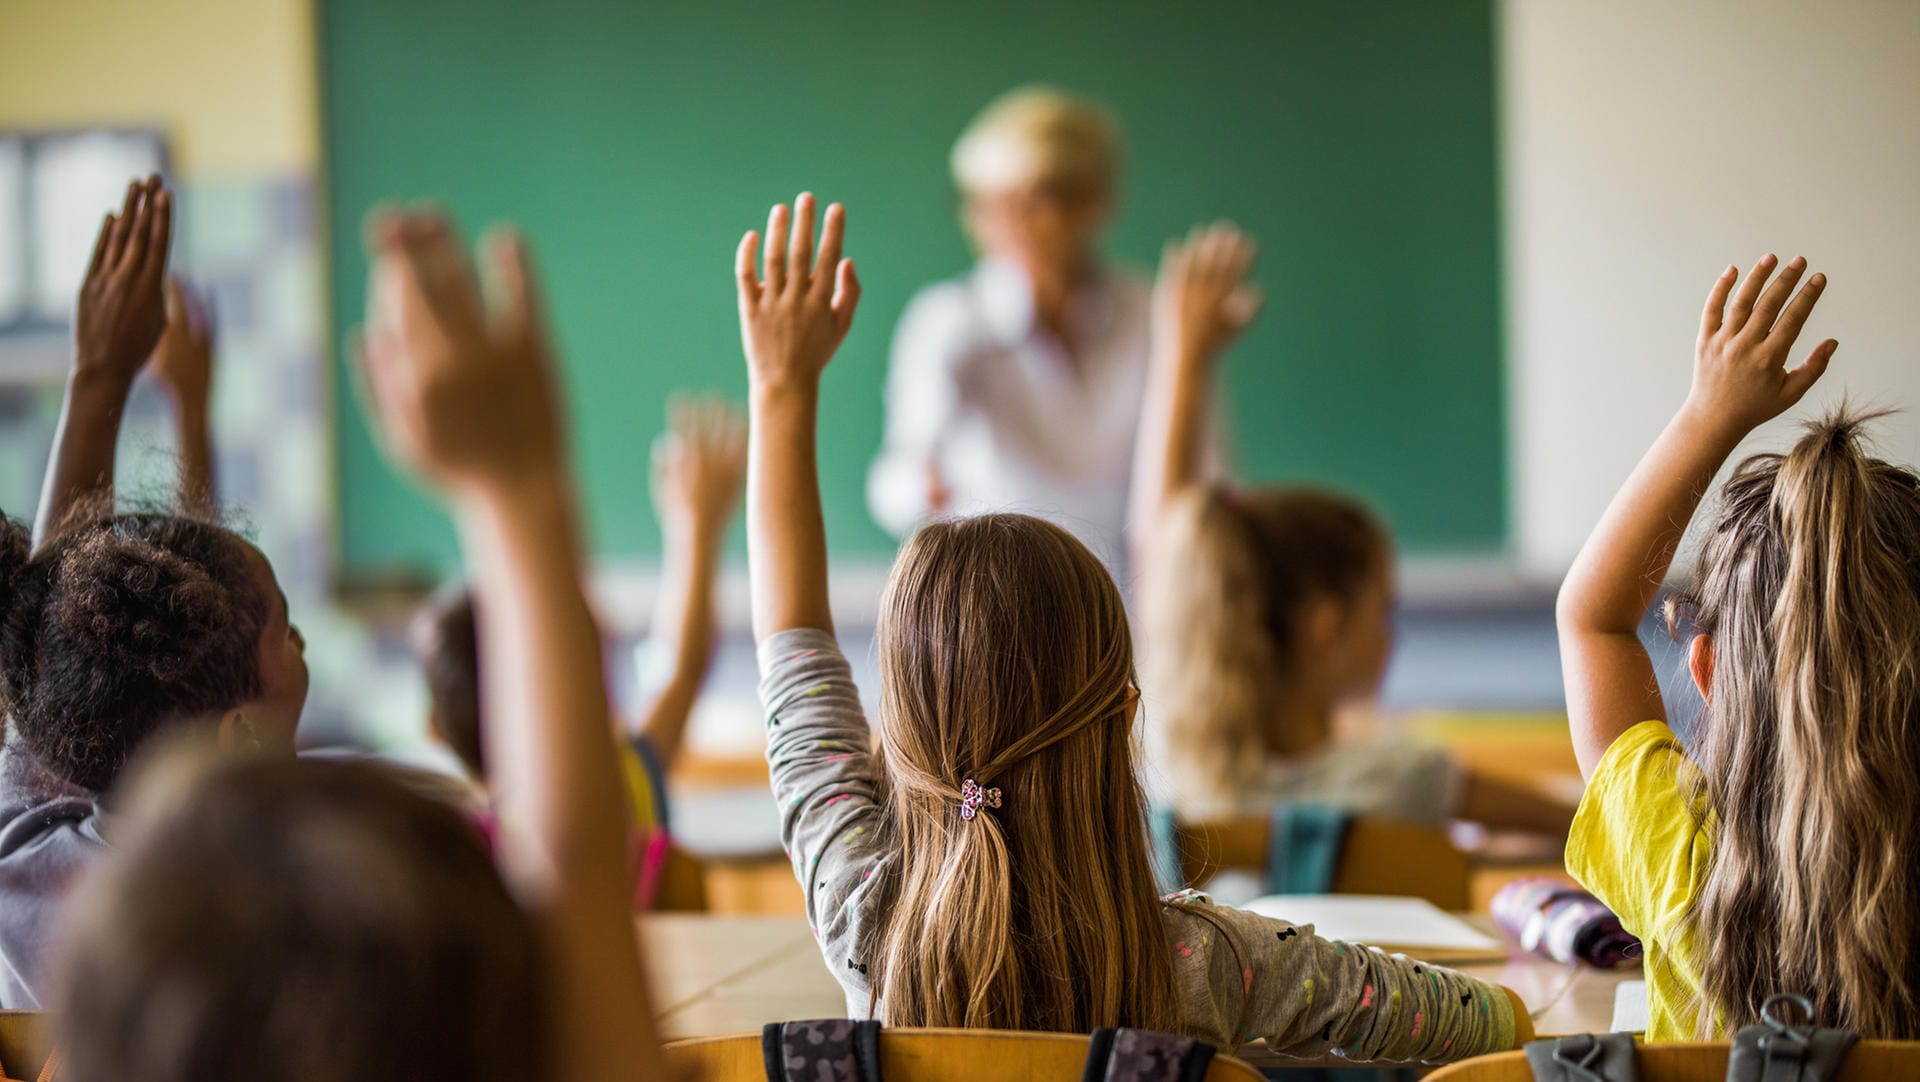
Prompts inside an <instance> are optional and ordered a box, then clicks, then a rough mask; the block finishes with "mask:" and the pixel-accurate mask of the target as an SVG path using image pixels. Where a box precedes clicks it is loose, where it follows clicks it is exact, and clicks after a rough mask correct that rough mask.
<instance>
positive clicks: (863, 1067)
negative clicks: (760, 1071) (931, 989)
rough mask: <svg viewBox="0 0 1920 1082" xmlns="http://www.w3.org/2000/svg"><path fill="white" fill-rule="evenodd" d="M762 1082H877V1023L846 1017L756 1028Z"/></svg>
mask: <svg viewBox="0 0 1920 1082" xmlns="http://www.w3.org/2000/svg"><path fill="white" fill-rule="evenodd" d="M760 1054H761V1057H762V1058H763V1060H764V1061H765V1063H766V1068H767V1082H817V1080H818V1079H821V1078H836V1079H844V1080H845V1082H880V1023H878V1022H856V1021H854V1020H853V1019H851V1018H819V1019H813V1020H811V1021H800V1022H769V1023H767V1024H766V1026H765V1027H764V1028H763V1029H761V1030H760Z"/></svg>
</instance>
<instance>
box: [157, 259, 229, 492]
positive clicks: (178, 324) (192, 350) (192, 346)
mask: <svg viewBox="0 0 1920 1082" xmlns="http://www.w3.org/2000/svg"><path fill="white" fill-rule="evenodd" d="M166 298H167V324H166V329H165V330H163V331H161V333H160V342H159V344H158V345H156V346H154V348H153V357H152V358H151V359H150V360H148V361H147V368H148V369H149V370H150V371H152V372H153V374H154V376H155V378H157V379H158V380H159V381H160V385H161V386H162V387H164V388H165V389H166V392H167V398H168V400H169V401H171V402H172V404H173V420H174V428H175V431H176V432H177V433H178V434H179V439H180V502H181V503H182V505H184V506H185V507H187V508H189V509H196V510H198V509H206V508H210V507H212V506H213V505H214V502H215V501H214V489H213V436H212V429H211V427H210V403H211V401H212V398H213V367H214V366H213V310H212V305H211V304H210V303H208V302H207V301H206V300H204V299H202V298H200V297H197V296H195V295H194V293H193V290H192V289H190V288H189V287H188V286H187V284H186V283H185V282H182V281H181V280H180V279H179V278H178V277H170V278H168V279H167V284H166Z"/></svg>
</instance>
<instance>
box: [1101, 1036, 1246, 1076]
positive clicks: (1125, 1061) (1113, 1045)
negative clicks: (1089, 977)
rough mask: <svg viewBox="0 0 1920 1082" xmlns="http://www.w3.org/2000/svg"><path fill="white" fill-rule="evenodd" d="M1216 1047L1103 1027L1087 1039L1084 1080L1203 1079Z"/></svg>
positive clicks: (1183, 1039)
mask: <svg viewBox="0 0 1920 1082" xmlns="http://www.w3.org/2000/svg"><path fill="white" fill-rule="evenodd" d="M1213 1053H1214V1049H1213V1046H1212V1045H1210V1044H1202V1043H1200V1042H1199V1041H1196V1040H1193V1039H1191V1038H1188V1037H1175V1036H1172V1035H1171V1034H1166V1033H1155V1032H1153V1031H1152V1030H1147V1029H1124V1028H1122V1029H1114V1028H1111V1027H1106V1026H1103V1027H1101V1028H1100V1029H1096V1030H1094V1031H1093V1037H1092V1039H1091V1040H1089V1041H1088V1042H1087V1067H1086V1070H1085V1071H1083V1072H1082V1073H1081V1076H1080V1078H1081V1082H1201V1079H1203V1078H1205V1077H1206V1076H1207V1065H1208V1064H1209V1063H1212V1062H1213Z"/></svg>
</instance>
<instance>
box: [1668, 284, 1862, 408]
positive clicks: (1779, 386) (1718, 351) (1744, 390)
mask: <svg viewBox="0 0 1920 1082" xmlns="http://www.w3.org/2000/svg"><path fill="white" fill-rule="evenodd" d="M1775 262H1776V260H1775V259H1774V257H1773V256H1771V255H1768V256H1764V257H1762V258H1761V260H1760V261H1759V262H1758V263H1755V264H1754V265H1753V270H1752V271H1750V272H1749V273H1748V274H1747V278H1746V281H1744V282H1742V283H1741V284H1740V289H1739V292H1737V293H1735V292H1734V291H1733V283H1734V279H1735V276H1736V273H1737V272H1736V269H1735V268H1734V267H1731V266H1729V267H1728V268H1727V269H1726V270H1725V271H1722V272H1721V274H1720V278H1719V280H1718V281H1716V282H1714V283H1713V290H1712V291H1711V292H1710V293H1708V294H1707V304H1706V309H1705V311H1704V312H1702V313H1701V316H1700V338H1699V341H1698V343H1697V344H1696V345H1695V347H1694V359H1693V389H1692V390H1691V391H1690V392H1688V395H1687V408H1688V409H1689V410H1691V411H1693V412H1695V413H1696V414H1697V415H1698V416H1699V417H1701V418H1702V419H1704V420H1709V421H1711V422H1712V423H1714V424H1716V425H1719V426H1724V427H1725V428H1727V429H1728V430H1730V431H1737V432H1738V434H1739V435H1745V434H1746V433H1748V432H1750V431H1752V430H1753V429H1755V428H1757V427H1759V426H1760V425H1761V424H1764V423H1765V422H1767V421H1770V420H1772V419H1773V418H1775V417H1778V416H1779V415H1780V414H1782V413H1784V412H1786V411H1787V410H1788V409H1790V408H1792V406H1793V404H1794V403H1796V402H1798V401H1800V399H1801V398H1802V397H1803V396H1805V395H1806V393H1807V391H1808V389H1810V388H1811V387H1812V386H1813V385H1814V383H1815V381H1817V380H1819V378H1820V376H1821V375H1822V374H1823V373H1825V372H1826V370H1827V362H1829V361H1831V360H1832V359H1833V352H1834V350H1836V349H1838V348H1839V345H1840V344H1839V343H1838V342H1836V341H1834V340H1833V339H1831V338H1829V339H1827V340H1826V341H1824V342H1822V343H1820V344H1819V345H1817V346H1815V347H1814V348H1813V351H1812V352H1811V353H1809V354H1808V355H1807V358H1806V359H1805V360H1804V361H1802V362H1801V363H1800V364H1799V365H1798V366H1797V367H1794V368H1787V367H1786V362H1787V355H1788V354H1789V353H1791V352H1792V350H1793V343H1794V341H1795V340H1796V339H1798V338H1799V337H1800V329H1801V328H1802V327H1803V326H1805V325H1806V322H1807V317H1808V316H1809V315H1811V314H1812V313H1813V306H1814V305H1815V304H1816V303H1817V302H1818V301H1819V300H1820V294H1821V292H1822V291H1824V290H1825V289H1826V287H1827V277H1826V275H1824V274H1815V275H1814V276H1813V277H1811V278H1809V279H1807V284H1806V285H1804V286H1801V287H1800V291H1799V292H1798V293H1795V292H1794V291H1793V287H1794V285H1795V283H1797V282H1799V281H1800V276H1801V275H1802V274H1804V273H1805V272H1806V269H1807V261H1806V260H1805V259H1802V258H1800V257H1799V256H1795V257H1794V258H1793V259H1792V260H1791V261H1790V262H1788V263H1787V265H1786V266H1785V267H1784V268H1782V269H1781V271H1780V274H1779V275H1778V276H1777V277H1775V278H1774V279H1773V282H1772V284H1771V285H1769V284H1768V282H1767V279H1768V277H1769V276H1770V275H1772V273H1773V268H1774V264H1775ZM1730 294H1731V295H1732V298H1733V302H1732V304H1731V305H1729V304H1728V303H1727V299H1728V296H1729V295H1730ZM1789 296H1791V297H1792V299H1791V300H1789V299H1788V297H1789Z"/></svg>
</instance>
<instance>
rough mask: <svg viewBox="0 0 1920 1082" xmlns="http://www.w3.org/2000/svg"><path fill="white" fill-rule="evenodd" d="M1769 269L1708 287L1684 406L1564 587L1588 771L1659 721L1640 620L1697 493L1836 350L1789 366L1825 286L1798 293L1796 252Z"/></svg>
mask: <svg viewBox="0 0 1920 1082" xmlns="http://www.w3.org/2000/svg"><path fill="white" fill-rule="evenodd" d="M1775 262H1776V261H1775V259H1774V257H1773V256H1771V255H1769V256H1766V257H1765V258H1763V259H1761V260H1760V262H1758V263H1756V264H1754V268H1753V270H1752V272H1751V273H1749V274H1748V275H1747V278H1746V281H1745V282H1743V283H1741V285H1740V289H1739V291H1738V292H1737V293H1734V291H1733V286H1734V281H1735V277H1736V275H1737V270H1736V268H1734V267H1728V268H1727V269H1726V270H1725V271H1724V272H1723V273H1722V274H1721V275H1720V278H1719V280H1718V281H1716V282H1715V283H1714V285H1713V290H1712V292H1711V293H1709V294H1708V295H1707V305H1706V310H1705V312H1704V313H1702V315H1701V320H1700V337H1699V341H1698V342H1697V344H1696V345H1695V347H1694V361H1693V388H1692V390H1690V391H1689V392H1688V394H1687V400H1686V402H1685V403H1684V404H1683V405H1682V406H1681V407H1680V411H1679V412H1678V413H1676V414H1675V415H1674V417H1673V420H1672V421H1670V422H1669V423H1668V424H1667V427H1666V430H1665V431H1663V432H1662V433H1661V434H1660V437H1659V438H1658V439H1657V440H1655V441H1654V444H1653V447H1652V448H1651V449H1650V450H1648V451H1647V454H1646V457H1645V458H1643V459H1641V460H1640V465H1638V466H1637V467H1635V468H1634V471H1633V474H1632V475H1631V476H1629V477H1628V478H1627V483H1626V484H1625V485H1623V486H1622V487H1621V489H1620V491H1619V493H1618V494H1617V495H1615V496H1614V498H1613V502H1612V503H1611V504H1609V505H1608V506H1607V510H1606V513H1605V514H1604V515H1602V516H1601V519H1600V524H1599V525H1598V526H1597V527H1595V528H1594V531H1593V535H1592V536H1591V537H1589V538H1588V539H1587V543H1586V546H1585V547H1584V548H1582V549H1581V550H1580V555H1579V557H1578V558H1577V559H1576V560H1575V561H1574V564H1573V569H1572V570H1571V571H1569V572H1568V573H1567V579H1566V582H1565V583H1564V584H1563V585H1562V586H1561V587H1560V599H1559V604H1558V605H1557V607H1556V614H1557V617H1558V623H1559V628H1560V658H1561V662H1560V663H1561V670H1562V674H1563V676H1564V678H1565V681H1566V689H1567V713H1568V716H1569V719H1570V721H1571V723H1572V726H1573V750H1574V754H1575V755H1576V756H1577V757H1578V758H1579V760H1580V772H1581V773H1582V774H1584V775H1586V776H1589V777H1591V776H1592V774H1593V771H1594V768H1595V767H1597V766H1598V765H1599V764H1600V759H1601V757H1602V756H1604V755H1605V754H1606V751H1607V748H1608V747H1610V746H1611V745H1612V744H1613V741H1614V740H1615V738H1617V737H1619V735H1620V734H1621V733H1624V732H1626V731H1627V730H1628V729H1630V728H1632V727H1633V726H1635V725H1637V724H1639V723H1640V722H1643V721H1648V720H1655V719H1657V720H1665V718H1666V710H1665V708H1664V706H1663V705H1662V703H1661V701H1660V688H1659V685H1658V684H1657V683H1656V682H1655V680H1654V673H1653V663H1652V662H1651V661H1650V660H1649V659H1648V657H1647V652H1646V649H1645V647H1643V646H1641V644H1640V637H1639V627H1640V620H1641V618H1642V617H1643V616H1645V615H1646V612H1647V607H1648V606H1649V605H1651V604H1652V603H1653V598H1654V595H1655V593H1657V592H1658V590H1659V588H1660V583H1661V581H1662V580H1663V579H1665V578H1666V575H1667V569H1668V568H1669V567H1670V566H1671V565H1672V563H1673V554H1674V549H1675V548H1676V547H1677V546H1678V545H1679V543H1680V538H1681V536H1682V535H1683V534H1684V533H1685V532H1686V529H1687V523H1688V522H1690V521H1691V520H1692V519H1693V513H1694V511H1695V510H1696V509H1697V508H1698V507H1699V505H1700V498H1701V496H1702V495H1703V494H1704V493H1705V492H1706V489H1707V486H1708V485H1710V484H1711V483H1712V482H1713V476H1714V474H1715V473H1716V472H1718V470H1719V469H1720V466H1721V464H1722V463H1724V462H1725V461H1726V460H1727V456H1728V455H1730V454H1732V453H1733V449H1734V447H1735V446H1736V445H1738V444H1739V442H1740V441H1741V440H1742V439H1743V438H1745V437H1746V435H1747V434H1748V433H1749V432H1752V431H1753V430H1754V429H1755V428H1757V427H1759V426H1760V425H1761V424H1763V423H1765V422H1767V421H1769V420H1772V419H1773V418H1775V417H1777V416H1779V415H1780V414H1781V413H1783V412H1785V411H1786V410H1787V409H1789V408H1791V407H1792V406H1793V404H1794V403H1796V402H1798V401H1800V398H1801V396H1803V395H1805V394H1806V393H1807V390H1808V388H1810V387H1812V386H1813V384H1814V381H1815V380H1818V379H1819V378H1820V375H1821V373H1823V372H1825V371H1826V370H1827V362H1828V361H1829V360H1831V359H1832V358H1833V351H1834V350H1835V349H1836V348H1837V347H1838V343H1837V342H1835V341H1833V340H1832V339H1828V340H1827V341H1824V342H1822V343H1820V344H1819V345H1818V346H1816V347H1814V349H1813V352H1812V353H1811V354H1809V355H1808V356H1807V358H1806V360H1805V361H1804V362H1802V363H1801V364H1800V365H1799V367H1797V368H1791V369H1789V368H1787V367H1786V361H1787V355H1788V353H1789V352H1790V351H1791V350H1792V348H1793V343H1794V340H1795V339H1796V338H1798V337H1799V336H1800V328H1801V326H1802V325H1804V324H1805V323H1806V321H1807V316H1808V314H1809V313H1811V312H1812V311H1813V306H1814V303H1815V302H1816V301H1818V300H1819V299H1820V292H1821V290H1823V289H1825V288H1826V284H1827V281H1826V277H1825V276H1824V275H1820V274H1816V275H1814V276H1813V277H1812V278H1810V279H1808V281H1807V284H1806V285H1805V286H1804V287H1802V288H1801V290H1800V292H1799V293H1798V294H1795V293H1794V292H1793V287H1794V284H1795V283H1796V282H1798V281H1799V280H1800V275H1801V274H1802V273H1804V272H1805V271H1806V267H1807V262H1806V260H1804V259H1801V258H1798V257H1795V258H1794V259H1793V261H1792V262H1790V263H1788V264H1787V266H1786V268H1785V269H1784V270H1782V271H1781V272H1780V275H1779V277H1777V278H1774V279H1773V283H1772V284H1771V285H1768V283H1767V279H1768V277H1769V276H1770V275H1771V274H1772V273H1773V268H1774V264H1775ZM1729 294H1732V298H1733V303H1732V305H1731V307H1729V306H1728V304H1727V299H1728V295H1729ZM1789 296H1791V297H1792V300H1791V301H1789V300H1788V298H1789Z"/></svg>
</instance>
